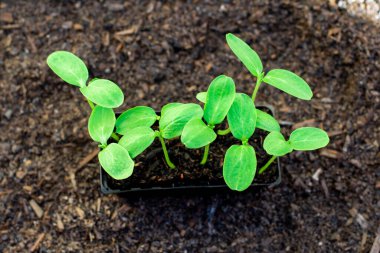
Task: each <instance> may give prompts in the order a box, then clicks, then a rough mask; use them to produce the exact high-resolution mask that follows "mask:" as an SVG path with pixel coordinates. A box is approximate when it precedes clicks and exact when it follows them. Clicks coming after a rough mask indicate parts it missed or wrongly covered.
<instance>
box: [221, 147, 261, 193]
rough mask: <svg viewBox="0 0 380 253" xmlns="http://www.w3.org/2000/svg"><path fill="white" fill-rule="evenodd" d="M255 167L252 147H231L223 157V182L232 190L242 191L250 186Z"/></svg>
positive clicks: (254, 155)
mask: <svg viewBox="0 0 380 253" xmlns="http://www.w3.org/2000/svg"><path fill="white" fill-rule="evenodd" d="M256 167H257V161H256V153H255V150H254V149H253V147H251V146H249V145H232V146H231V147H230V148H229V149H228V150H227V152H226V155H225V157H224V164H223V177H224V181H225V182H226V184H227V185H228V187H229V188H231V189H232V190H236V191H244V190H245V189H247V188H248V187H249V186H250V185H251V184H252V181H253V179H254V177H255V174H256Z"/></svg>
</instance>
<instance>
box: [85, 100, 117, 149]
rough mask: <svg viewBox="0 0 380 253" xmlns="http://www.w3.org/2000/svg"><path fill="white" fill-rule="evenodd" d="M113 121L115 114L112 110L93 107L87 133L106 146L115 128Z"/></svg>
mask: <svg viewBox="0 0 380 253" xmlns="http://www.w3.org/2000/svg"><path fill="white" fill-rule="evenodd" d="M115 121H116V118H115V113H114V112H113V110H112V109H109V108H104V107H101V106H99V105H97V106H95V108H94V110H93V111H92V113H91V115H90V118H89V120H88V132H89V134H90V136H91V138H92V139H93V140H94V141H96V142H100V143H101V144H107V140H108V139H109V138H110V136H111V134H112V132H113V129H114V128H115Z"/></svg>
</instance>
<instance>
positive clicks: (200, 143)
mask: <svg viewBox="0 0 380 253" xmlns="http://www.w3.org/2000/svg"><path fill="white" fill-rule="evenodd" d="M215 139H216V134H215V132H214V130H212V129H211V128H210V127H208V126H206V124H205V123H204V122H203V120H202V119H198V118H194V119H192V120H190V121H189V122H187V124H186V125H185V128H184V129H183V131H182V135H181V141H182V143H183V144H184V145H185V146H186V147H187V148H201V147H204V146H206V145H207V144H210V143H211V142H213V141H214V140H215Z"/></svg>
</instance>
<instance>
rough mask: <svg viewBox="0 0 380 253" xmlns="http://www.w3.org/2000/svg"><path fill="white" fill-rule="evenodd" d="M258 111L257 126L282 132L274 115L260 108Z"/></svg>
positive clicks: (270, 130) (269, 130)
mask: <svg viewBox="0 0 380 253" xmlns="http://www.w3.org/2000/svg"><path fill="white" fill-rule="evenodd" d="M256 113H257V120H256V127H257V128H260V129H262V130H265V131H268V132H273V131H277V132H280V130H281V127H280V124H279V123H278V122H277V120H276V119H275V118H274V117H273V116H271V115H270V114H268V113H266V112H264V111H262V110H259V109H256Z"/></svg>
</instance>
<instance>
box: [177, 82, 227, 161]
mask: <svg viewBox="0 0 380 253" xmlns="http://www.w3.org/2000/svg"><path fill="white" fill-rule="evenodd" d="M206 99H207V102H206V103H205V105H204V113H203V118H204V121H205V122H206V123H207V124H206V123H205V122H204V121H203V120H202V119H201V118H202V117H200V118H194V119H192V120H190V121H189V122H188V123H187V124H186V125H185V127H184V129H183V132H182V135H181V141H182V143H183V144H184V145H185V146H186V147H187V148H190V149H197V148H201V147H205V150H204V154H203V158H202V161H201V164H205V163H206V161H207V157H208V153H209V148H210V144H211V143H212V142H213V141H214V140H215V139H216V133H215V132H214V128H215V126H216V125H217V124H220V123H222V122H223V121H224V119H225V118H226V115H227V113H228V111H229V110H230V107H231V105H232V103H233V101H234V99H235V83H234V81H233V80H232V78H231V77H228V76H225V75H221V76H218V77H216V78H215V79H214V80H213V81H212V82H211V84H210V86H209V88H208V90H207V97H206Z"/></svg>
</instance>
